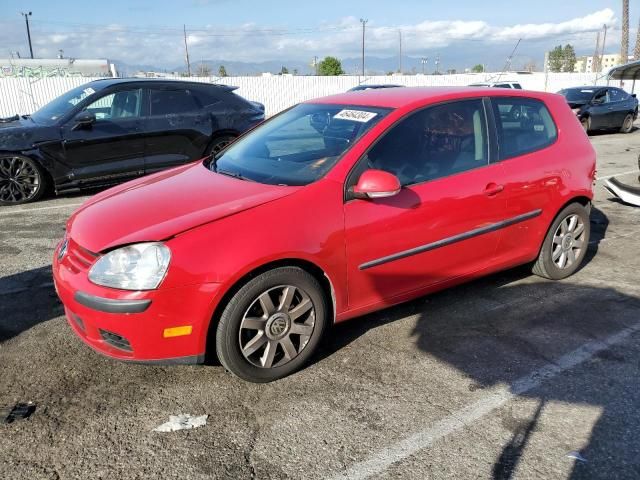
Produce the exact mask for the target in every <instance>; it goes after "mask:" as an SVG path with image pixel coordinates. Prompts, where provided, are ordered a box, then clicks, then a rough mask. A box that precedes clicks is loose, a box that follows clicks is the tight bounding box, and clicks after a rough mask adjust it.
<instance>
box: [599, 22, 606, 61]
mask: <svg viewBox="0 0 640 480" xmlns="http://www.w3.org/2000/svg"><path fill="white" fill-rule="evenodd" d="M603 28H604V37H603V38H602V54H601V56H600V68H601V69H602V63H603V62H604V46H605V44H606V43H607V25H606V24H605V25H604V26H603Z"/></svg>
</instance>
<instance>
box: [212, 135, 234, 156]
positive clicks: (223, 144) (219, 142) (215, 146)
mask: <svg viewBox="0 0 640 480" xmlns="http://www.w3.org/2000/svg"><path fill="white" fill-rule="evenodd" d="M235 139H236V137H234V136H233V135H223V136H221V137H217V138H215V139H214V140H213V141H212V142H211V143H210V144H209V147H207V155H213V156H214V157H215V156H216V155H217V154H218V153H220V152H221V151H222V150H224V149H225V148H227V146H228V145H229V144H230V143H231V142H233V141H234V140H235Z"/></svg>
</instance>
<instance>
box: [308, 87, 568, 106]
mask: <svg viewBox="0 0 640 480" xmlns="http://www.w3.org/2000/svg"><path fill="white" fill-rule="evenodd" d="M555 96H557V95H556V94H554V93H544V92H533V91H529V90H516V89H487V88H486V87H406V88H379V89H371V90H361V91H358V92H345V93H340V94H338V95H331V96H328V97H321V98H316V99H313V100H308V101H307V102H305V103H324V104H342V105H358V106H363V107H364V106H369V107H383V108H400V107H406V106H410V105H415V104H424V105H427V104H430V103H435V102H439V101H447V100H456V99H459V98H474V97H475V98H477V97H525V98H537V99H545V98H551V97H555Z"/></svg>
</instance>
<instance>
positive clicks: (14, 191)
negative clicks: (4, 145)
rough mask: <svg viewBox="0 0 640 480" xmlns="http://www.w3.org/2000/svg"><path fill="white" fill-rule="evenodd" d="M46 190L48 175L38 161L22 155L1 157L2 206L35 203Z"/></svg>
mask: <svg viewBox="0 0 640 480" xmlns="http://www.w3.org/2000/svg"><path fill="white" fill-rule="evenodd" d="M46 190H47V181H46V174H45V173H44V170H43V169H42V167H41V166H40V165H38V163H37V162H36V161H34V160H32V159H31V158H29V157H25V156H22V155H3V156H0V205H20V204H23V203H28V202H34V201H36V200H38V199H39V198H41V197H42V195H44V193H45V192H46Z"/></svg>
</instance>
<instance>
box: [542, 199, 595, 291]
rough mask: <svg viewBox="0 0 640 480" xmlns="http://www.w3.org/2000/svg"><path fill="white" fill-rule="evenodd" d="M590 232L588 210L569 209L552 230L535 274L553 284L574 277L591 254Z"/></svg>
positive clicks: (562, 214) (580, 208) (544, 243)
mask: <svg viewBox="0 0 640 480" xmlns="http://www.w3.org/2000/svg"><path fill="white" fill-rule="evenodd" d="M590 232H591V224H590V223H589V214H588V212H587V209H586V208H585V207H583V206H582V205H580V204H579V203H572V204H571V205H569V206H567V207H566V208H565V209H564V210H562V211H561V212H560V213H559V214H558V216H557V217H556V219H555V220H554V222H553V224H552V225H551V228H549V231H548V232H547V236H546V237H545V239H544V242H543V244H542V248H541V249H540V254H539V255H538V259H537V260H536V262H535V264H534V265H533V273H534V274H536V275H538V276H540V277H544V278H549V279H551V280H561V279H563V278H567V277H568V276H569V275H571V274H572V273H574V272H575V271H576V270H577V269H578V267H579V266H580V264H581V263H582V261H583V260H584V257H585V255H586V253H587V248H588V247H589V234H590Z"/></svg>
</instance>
